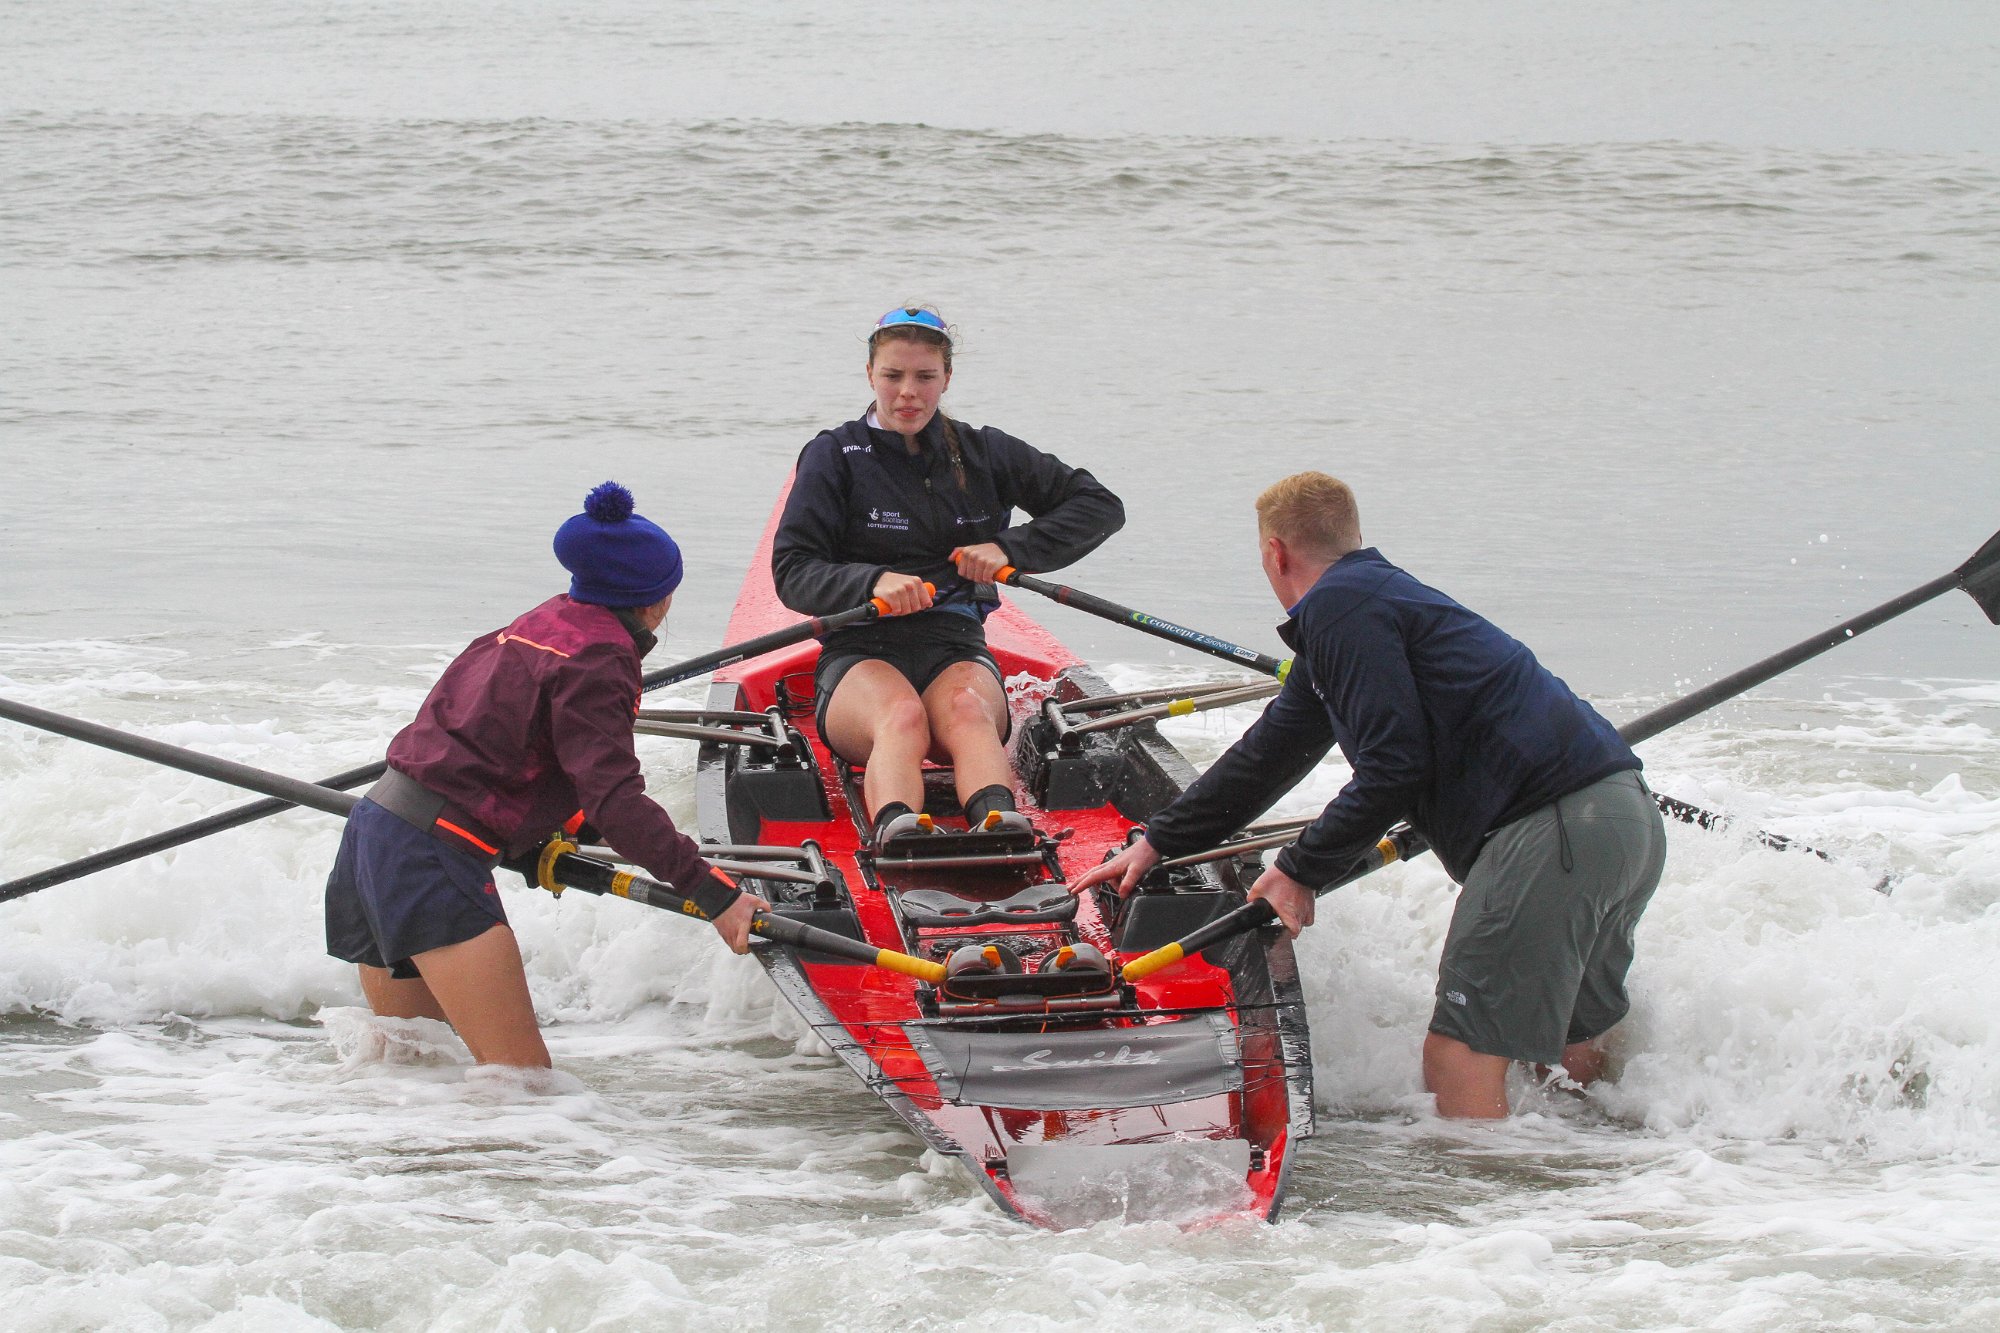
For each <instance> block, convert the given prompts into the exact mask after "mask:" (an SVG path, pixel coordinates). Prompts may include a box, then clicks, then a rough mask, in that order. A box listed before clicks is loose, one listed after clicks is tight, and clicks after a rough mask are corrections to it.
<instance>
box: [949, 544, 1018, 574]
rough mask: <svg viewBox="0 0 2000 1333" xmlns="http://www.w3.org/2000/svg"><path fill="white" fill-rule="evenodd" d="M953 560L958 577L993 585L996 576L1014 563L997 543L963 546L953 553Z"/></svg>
mask: <svg viewBox="0 0 2000 1333" xmlns="http://www.w3.org/2000/svg"><path fill="white" fill-rule="evenodd" d="M951 558H952V561H953V563H955V564H956V565H957V566H958V576H959V577H960V578H962V579H968V580H970V581H971V582H973V583H991V582H993V576H994V575H995V574H998V573H999V572H1000V571H1001V570H1003V569H1005V568H1007V566H1008V565H1010V564H1012V563H1013V562H1012V561H1011V560H1009V559H1008V558H1007V553H1006V552H1005V551H1003V550H1001V549H1000V547H999V544H998V543H996V542H980V543H979V544H978V545H977V546H961V547H959V548H958V549H957V550H956V551H953V552H952V553H951Z"/></svg>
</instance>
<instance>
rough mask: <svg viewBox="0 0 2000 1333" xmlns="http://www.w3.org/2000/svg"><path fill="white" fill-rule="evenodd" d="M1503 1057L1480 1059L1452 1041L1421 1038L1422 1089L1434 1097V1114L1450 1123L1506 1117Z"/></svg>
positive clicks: (1430, 1036)
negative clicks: (1422, 1057) (1434, 1095)
mask: <svg viewBox="0 0 2000 1333" xmlns="http://www.w3.org/2000/svg"><path fill="white" fill-rule="evenodd" d="M1512 1063H1513V1061H1511V1060H1509V1059H1508V1058H1507V1057H1506V1056H1504V1055H1481V1054H1480V1053H1479V1052H1478V1051H1475V1050H1473V1049H1472V1048H1471V1047H1470V1046H1467V1045H1466V1044H1465V1043H1464V1042H1462V1041H1460V1040H1458V1039H1457V1038H1456V1037H1447V1036H1444V1035H1442V1034H1440V1033H1436V1032H1432V1033H1430V1034H1428V1035H1427V1036H1425V1038H1424V1087H1425V1088H1426V1089H1427V1090H1429V1091H1431V1092H1433V1093H1436V1094H1437V1110H1438V1114H1439V1115H1441V1116H1447V1117H1449V1118H1451V1119H1454V1120H1499V1119H1503V1118H1504V1117H1505V1116H1506V1114H1507V1067H1508V1066H1509V1065H1510V1064H1512Z"/></svg>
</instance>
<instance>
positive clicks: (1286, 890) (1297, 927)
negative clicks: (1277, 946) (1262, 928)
mask: <svg viewBox="0 0 2000 1333" xmlns="http://www.w3.org/2000/svg"><path fill="white" fill-rule="evenodd" d="M1260 898H1261V899H1263V900H1264V901H1265V902H1267V903H1269V904H1271V910H1272V911H1274V912H1276V913H1277V914H1278V920H1279V921H1281V922H1283V923H1284V927H1285V934H1286V936H1287V937H1288V938H1291V939H1297V938H1298V937H1299V932H1300V931H1302V930H1304V929H1305V928H1306V927H1307V926H1310V925H1311V924H1312V923H1313V904H1314V903H1315V902H1317V901H1318V900H1319V895H1317V894H1315V893H1314V892H1313V891H1312V890H1311V889H1309V888H1307V887H1306V886H1305V885H1303V884H1301V883H1299V882H1298V881H1297V880H1295V879H1293V878H1292V877H1291V876H1290V875H1287V874H1286V873H1285V872H1284V871H1282V870H1280V869H1278V868H1277V867H1276V866H1272V867H1271V868H1270V869H1269V870H1266V871H1265V872H1264V873H1263V874H1261V875H1259V876H1257V882H1256V883H1255V884H1252V885H1251V886H1250V901H1251V902H1256V901H1257V900H1258V899H1260Z"/></svg>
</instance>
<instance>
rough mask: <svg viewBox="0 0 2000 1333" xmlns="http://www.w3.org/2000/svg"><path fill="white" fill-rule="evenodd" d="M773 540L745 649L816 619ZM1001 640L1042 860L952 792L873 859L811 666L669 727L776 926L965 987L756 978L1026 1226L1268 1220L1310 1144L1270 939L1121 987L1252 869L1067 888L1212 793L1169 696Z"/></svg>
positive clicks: (888, 978) (764, 947)
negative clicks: (776, 575)
mask: <svg viewBox="0 0 2000 1333" xmlns="http://www.w3.org/2000/svg"><path fill="white" fill-rule="evenodd" d="M782 505H783V497H782V496H781V497H780V499H779V506H780V508H782ZM776 518H777V515H776V513H775V512H774V514H773V516H772V523H771V525H770V527H767V529H766V531H765V534H764V540H763V543H762V545H761V547H760V548H759V550H758V553H757V556H756V558H755V560H754V562H753V564H752V567H751V572H750V574H749V576H748V577H747V578H746V579H745V581H744V584H743V589H742V593H741V596H740V597H739V599H738V601H737V604H736V610H735V614H734V617H733V618H732V619H731V621H730V625H729V633H728V641H729V642H737V641H740V640H745V639H751V638H754V637H756V636H758V635H760V634H764V633H768V632H771V631H774V630H777V629H780V628H782V627H783V626H785V625H788V624H792V623H795V622H796V621H797V619H798V617H797V615H796V613H793V612H790V611H788V610H787V609H786V608H785V607H783V606H782V605H781V604H780V603H779V601H778V599H777V595H776V593H775V591H774V590H773V588H772V584H771V577H770V544H771V533H772V529H774V528H775V526H776ZM986 632H987V638H988V645H989V647H990V648H991V649H992V651H993V654H994V656H995V657H996V658H997V659H998V661H999V663H1000V666H1001V669H1002V673H1003V675H1004V677H1005V679H1006V683H1007V694H1008V698H1009V701H1010V703H1011V706H1012V708H1013V713H1014V740H1013V758H1014V761H1015V768H1016V771H1017V774H1018V775H1019V776H1018V779H1017V788H1018V793H1017V795H1018V800H1019V804H1020V808H1021V810H1022V811H1023V812H1024V813H1026V814H1027V815H1028V816H1029V818H1030V820H1031V822H1032V823H1033V825H1034V826H1035V832H1034V834H1033V835H1025V834H1022V833H1020V832H1018V831H1013V832H1009V831H1001V832H996V833H975V832H969V831H965V830H964V820H963V816H962V812H961V811H960V810H959V808H958V804H957V800H956V797H955V796H954V794H953V791H952V784H951V775H950V773H949V771H948V770H944V769H935V770H927V772H926V784H925V785H926V808H927V809H928V810H929V811H930V812H931V813H932V814H933V815H934V817H935V819H936V822H937V825H938V827H939V828H941V829H945V830H949V831H948V832H946V833H943V834H938V835H933V836H930V837H927V838H924V839H922V840H921V845H913V846H911V847H909V848H908V849H907V850H903V849H898V848H891V849H889V850H886V851H884V852H882V853H881V854H877V853H875V852H874V851H872V850H871V849H870V848H869V847H868V846H867V842H866V839H865V837H864V833H863V827H862V826H863V824H864V822H865V821H864V820H863V818H862V816H861V813H860V806H861V803H860V781H861V778H860V774H859V772H858V771H856V770H852V769H850V768H849V767H848V766H847V765H845V764H844V763H843V762H842V761H840V760H839V759H838V758H837V757H836V756H834V755H833V754H831V753H830V752H829V751H828V750H827V749H826V747H825V745H824V744H823V743H822V742H821V740H820V738H819V736H818V735H817V734H816V731H815V727H814V722H813V716H812V702H813V693H812V669H813V664H814V662H815V660H816V659H817V656H818V652H819V645H818V643H817V642H816V641H813V640H808V641H806V642H804V643H801V644H798V645H795V646H793V647H791V648H787V649H782V650H779V651H777V652H773V653H769V654H766V655H765V656H762V657H759V658H754V659H751V660H749V661H747V662H743V663H740V664H738V665H736V666H733V667H730V668H727V669H725V670H723V671H721V672H719V673H717V676H716V678H715V683H714V684H713V685H712V686H711V688H710V694H709V698H708V702H707V707H706V708H704V709H702V710H699V711H698V712H686V711H682V712H676V713H674V714H673V717H674V719H675V724H674V727H673V734H680V735H686V736H692V737H694V738H696V739H700V740H702V742H703V743H702V747H701V752H700V756H699V759H698V761H697V802H698V813H699V821H700V827H701V830H702V836H703V840H704V841H705V842H706V843H708V844H709V847H708V850H709V852H710V854H711V855H712V856H713V857H714V858H715V859H717V860H718V861H720V862H722V863H724V864H727V865H731V866H733V867H735V868H736V869H738V870H741V871H745V872H746V873H749V874H752V875H754V876H756V877H757V879H758V880H759V881H760V883H759V886H758V887H759V888H760V891H761V892H763V893H764V896H765V897H766V898H768V899H769V900H770V901H771V903H772V905H773V908H774V913H775V914H776V915H779V916H783V917H788V918H791V919H793V920H797V921H799V922H802V923H806V924H810V925H813V926H817V927H821V928H823V929H826V930H831V931H833V932H834V933H836V934H839V935H843V936H846V937H849V938H851V939H855V940H860V941H863V942H865V943H867V944H868V945H870V946H873V947H876V948H881V949H889V950H896V951H900V952H904V953H908V954H913V955H915V956H916V957H918V958H922V959H927V960H933V961H935V962H938V963H944V964H947V965H948V966H949V967H950V969H951V972H950V975H948V976H946V977H945V978H944V979H943V980H941V981H937V982H935V983H931V982H925V981H920V980H914V979H912V978H911V977H909V976H905V975H901V974H899V973H897V972H893V971H889V970H885V969H883V968H880V967H871V966H867V965H864V964H859V963H856V962H854V961H852V960H850V959H846V958H838V957H834V956H831V955H828V954H823V953H817V952H815V951H813V950H810V949H800V948H797V947H793V946H791V945H787V944H782V943H776V942H772V941H770V940H763V941H760V942H759V943H758V945H757V947H756V949H755V951H754V952H755V954H756V957H757V958H758V960H759V962H760V963H761V964H762V965H763V966H764V968H765V969H766V971H767V972H768V973H769V974H770V976H771V979H772V980H773V982H775V983H776V985H777V987H778V989H779V991H780V992H781V993H782V994H783V995H784V997H785V998H786V999H787V1000H788V1001H789V1002H790V1003H791V1004H792V1005H793V1006H795V1007H796V1008H797V1009H798V1011H799V1013H800V1014H801V1015H803V1016H804V1018H805V1019H806V1021H807V1022H808V1023H810V1024H812V1026H813V1027H814V1029H815V1030H816V1031H817V1032H819V1034H820V1035H821V1036H822V1037H823V1038H824V1039H825V1040H826V1041H827V1043H828V1044H829V1045H830V1046H831V1048H832V1049H833V1051H834V1053H835V1054H836V1055H838V1056H839V1057H840V1059H841V1060H842V1061H843V1062H845V1063H846V1065H847V1066H848V1068H850V1069H851V1070H853V1072H854V1073H855V1074H856V1075H858V1076H859V1077H860V1078H861V1079H862V1081H863V1082H864V1083H865V1084H866V1085H867V1087H868V1088H869V1089H870V1090H871V1091H873V1092H874V1093H876V1095H878V1096H879V1097H881V1098H882V1100H883V1101H884V1102H886V1103H887V1104H888V1105H889V1107H890V1108H891V1109H892V1110H894V1111H895V1112H896V1114H898V1115H899V1116H901V1117H902V1118H903V1120H904V1121H905V1122H906V1123H907V1124H908V1125H909V1126H910V1128H911V1129H912V1130H914V1131H915V1132H916V1134H917V1136H918V1137H919V1138H920V1139H921V1140H922V1141H923V1143H924V1144H925V1145H926V1146H928V1147H930V1148H932V1149H934V1150H936V1151H937V1152H939V1153H942V1154H945V1155H947V1156H950V1157H953V1158H956V1159H957V1160H958V1161H959V1162H960V1163H962V1164H963V1165H964V1166H965V1168H966V1169H967V1170H968V1171H969V1172H970V1173H971V1174H972V1177H973V1178H974V1179H975V1180H977V1181H978V1182H979V1183H980V1185H982V1186H983V1187H984V1188H985V1190H986V1191H987V1193H988V1194H989V1195H991V1196H992V1198H993V1199H994V1200H995V1201H996V1202H997V1203H998V1204H999V1205H1000V1206H1001V1207H1002V1208H1004V1209H1006V1210H1007V1211H1008V1212H1009V1213H1011V1214H1014V1215H1017V1216H1019V1217H1022V1218H1024V1219H1026V1220H1028V1221H1030V1222H1033V1223H1036V1224H1038V1225H1042V1226H1069V1225H1076V1224H1079V1223H1087V1222H1091V1221H1095V1220H1098V1219H1099V1218H1101V1217H1104V1216H1124V1217H1128V1218H1134V1219H1137V1218H1155V1217H1171V1218H1175V1219H1177V1220H1181V1221H1184V1222H1193V1223H1200V1222H1204V1221H1208V1220H1212V1219H1216V1218H1220V1217H1225V1216H1240V1215H1251V1216H1256V1217H1262V1218H1266V1219H1269V1218H1273V1217H1275V1216H1276V1214H1277V1211H1278V1208H1279V1205H1280V1203H1281V1201H1282V1199H1283V1196H1284V1190H1285V1181H1286V1178H1287V1175H1288V1173H1289V1170H1290V1166H1291V1154H1292V1149H1293V1148H1294V1146H1295V1145H1296V1144H1297V1143H1298V1141H1299V1140H1300V1139H1301V1138H1303V1137H1305V1136H1307V1135H1309V1134H1310V1133H1311V1132H1312V1087H1311V1063H1310V1046H1309V1042H1308V1038H1307V1031H1306V1018H1305V1010H1304V1004H1303V999H1302V997H1301V994H1300V990H1299V984H1298V974H1297V968H1296V966H1295V964H1294V961H1293V956H1292V950H1291V945H1290V944H1289V943H1288V942H1287V941H1286V940H1285V939H1284V938H1283V936H1282V934H1280V933H1278V932H1276V931H1268V930H1267V931H1260V932H1257V933H1256V934H1254V935H1248V936H1241V937H1238V938H1235V939H1232V940H1230V941H1228V942H1227V943H1225V944H1223V945H1219V946H1216V947H1215V948H1213V949H1211V950H1210V951H1209V952H1208V953H1207V954H1201V955H1196V956H1193V957H1190V958H1188V959H1186V960H1185V961H1184V962H1182V963H1180V964H1178V965H1177V966H1175V967H1172V968H1169V969H1166V970H1164V971H1161V972H1158V973H1155V974H1154V975H1151V976H1148V977H1146V978H1144V979H1142V980H1139V981H1137V982H1132V983H1127V982H1124V981H1122V980H1121V979H1120V978H1119V975H1118V967H1119V965H1120V964H1121V963H1122V962H1123V961H1125V960H1127V959H1130V958H1132V957H1135V956H1137V955H1139V954H1142V953H1146V952H1147V951H1149V950H1152V949H1154V948H1156V947H1158V946H1160V945H1162V944H1165V943H1167V942H1169V941H1171V940H1174V939H1177V938H1179V937H1181V936H1183V935H1186V934H1187V933H1188V932H1189V931H1190V930H1192V929H1194V928H1195V927H1197V926H1200V925H1201V924H1203V923H1204V922H1206V921H1208V920H1212V919H1213V918H1215V917H1217V916H1220V915H1221V914H1222V913H1224V912H1226V911H1228V910H1230V909H1231V908H1233V907H1236V906H1239V905H1241V903H1242V902H1243V890H1244V888H1245V887H1246V885H1247V884H1248V882H1249V878H1250V877H1251V876H1252V875H1254V873H1255V868H1254V865H1253V863H1252V862H1250V861H1247V860H1243V859H1236V860H1218V861H1214V862H1211V863H1208V864H1203V865H1193V866H1187V867H1185V868H1182V869H1179V870H1175V871H1173V872H1172V874H1171V876H1170V878H1169V882H1167V883H1166V884H1163V885H1161V886H1160V887H1158V888H1157V889H1155V890H1154V891H1152V892H1145V893H1140V894H1136V895H1134V896H1133V897H1132V898H1131V899H1129V900H1127V901H1125V902H1123V903H1121V902H1120V901H1119V900H1118V899H1117V898H1116V897H1115V896H1111V895H1108V894H1096V893H1093V894H1088V895H1085V896H1083V897H1080V898H1079V897H1073V896H1072V895H1071V894H1070V893H1069V892H1068V889H1067V887H1066V885H1067V881H1068V880H1069V879H1070V878H1071V877H1072V876H1074V875H1076V874H1078V873H1080V872H1081V871H1083V870H1084V869H1086V868H1087V867H1090V866H1094V865H1096V864H1098V863H1099V862H1100V861H1102V860H1103V859H1104V858H1105V856H1106V855H1108V854H1110V853H1111V852H1113V851H1115V850H1116V849H1118V848H1120V847H1123V846H1124V845H1125V844H1126V842H1127V840H1128V839H1129V838H1130V837H1131V836H1132V832H1133V829H1134V828H1135V827H1136V826H1138V825H1140V824H1143V823H1144V821H1145V820H1146V818H1147V817H1148V816H1149V815H1150V814H1151V813H1152V812H1154V811H1156V810H1158V809H1159V808H1160V807H1161V806H1162V805H1164V804H1165V803H1166V802H1167V801H1169V800H1171V799H1172V798H1173V796H1174V795H1175V794H1176V793H1178V792H1179V791H1180V790H1181V788H1182V787H1183V786H1184V785H1185V784H1186V783H1187V782H1188V781H1191V780H1192V779H1193V777H1194V770H1193V768H1192V767H1191V766H1190V765H1189V764H1188V762H1187V760H1186V759H1185V758H1184V757H1183V756H1182V755H1181V754H1180V753H1179V752H1178V751H1176V750H1175V749H1174V748H1173V747H1172V746H1171V745H1169V744H1167V742H1166V741H1164V740H1163V739H1162V738H1161V737H1160V735H1159V733H1158V732H1157V731H1156V730H1155V729H1154V727H1153V726H1152V724H1151V722H1150V721H1149V720H1147V719H1148V718H1149V717H1151V716H1155V715H1157V714H1158V713H1159V711H1160V709H1159V708H1158V707H1157V706H1155V707H1148V704H1149V703H1151V704H1154V705H1157V704H1158V703H1159V701H1160V700H1161V699H1164V698H1166V697H1168V696H1169V693H1170V692H1165V691H1154V692H1150V693H1148V692H1141V693H1139V694H1125V695H1114V694H1112V693H1111V692H1110V691H1109V690H1108V689H1107V688H1106V686H1105V684H1104V682H1103V681H1102V680H1100V679H1099V678H1098V677H1097V676H1096V674H1095V673H1093V672H1092V671H1091V670H1090V668H1089V667H1088V666H1086V665H1084V664H1083V663H1082V662H1080V661H1079V660H1078V659H1077V658H1076V657H1075V656H1074V655H1072V654H1071V653H1070V652H1069V651H1068V650H1067V649H1066V648H1064V647H1063V645H1062V644H1061V643H1059V642H1058V641H1057V640H1056V639H1055V638H1054V637H1053V636H1052V635H1050V634H1049V633H1048V631H1046V630H1045V629H1043V628H1042V627H1041V626H1040V625H1038V624H1036V623H1035V622H1034V621H1033V620H1032V619H1030V618H1029V617H1028V616H1027V615H1026V614H1025V613H1024V612H1023V611H1022V610H1021V609H1020V607H1019V606H1017V605H1015V604H1013V603H1012V602H1007V603H1005V604H1003V605H1002V607H1001V608H1000V610H998V611H997V612H995V613H994V615H993V616H992V617H991V618H990V619H989V620H988V621H987V625H986ZM1186 692H1187V691H1186V690H1185V689H1182V690H1178V691H1173V692H1171V693H1173V694H1184V693H1186ZM1134 713H1136V714H1138V716H1137V717H1128V716H1126V715H1128V714H1134ZM642 716H643V715H642Z"/></svg>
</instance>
